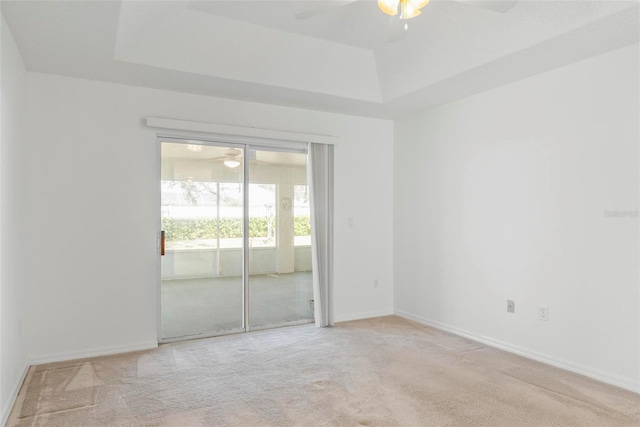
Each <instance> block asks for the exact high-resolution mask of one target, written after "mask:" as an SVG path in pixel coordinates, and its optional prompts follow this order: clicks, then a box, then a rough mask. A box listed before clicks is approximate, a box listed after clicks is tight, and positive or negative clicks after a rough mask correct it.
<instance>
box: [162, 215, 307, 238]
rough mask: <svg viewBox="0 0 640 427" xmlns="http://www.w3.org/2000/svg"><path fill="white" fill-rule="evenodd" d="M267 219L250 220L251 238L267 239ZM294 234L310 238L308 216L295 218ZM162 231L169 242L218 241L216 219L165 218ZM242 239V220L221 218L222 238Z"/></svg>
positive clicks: (273, 222) (273, 220)
mask: <svg viewBox="0 0 640 427" xmlns="http://www.w3.org/2000/svg"><path fill="white" fill-rule="evenodd" d="M271 221H272V226H274V227H275V219H271ZM267 225H268V224H267V218H264V217H262V218H250V219H249V236H251V237H267V229H268V227H267ZM293 227H294V233H295V235H296V236H309V235H310V234H311V226H310V224H309V217H308V216H297V217H295V218H294V226H293ZM162 229H163V230H164V232H165V238H166V240H167V241H180V240H197V239H216V238H217V236H216V230H217V227H216V220H215V219H184V218H163V219H162ZM240 237H242V221H241V220H240V218H220V238H221V239H227V238H240Z"/></svg>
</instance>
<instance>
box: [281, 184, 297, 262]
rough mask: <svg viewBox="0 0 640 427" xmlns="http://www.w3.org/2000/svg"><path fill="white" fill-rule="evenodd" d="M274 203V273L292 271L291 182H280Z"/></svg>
mask: <svg viewBox="0 0 640 427" xmlns="http://www.w3.org/2000/svg"><path fill="white" fill-rule="evenodd" d="M277 195H278V198H277V205H276V233H277V236H276V242H277V247H276V273H283V274H284V273H293V272H294V269H295V267H294V245H293V237H294V231H293V198H294V187H293V183H291V182H280V183H279V184H278V187H277Z"/></svg>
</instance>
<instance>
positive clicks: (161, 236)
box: [160, 230, 164, 256]
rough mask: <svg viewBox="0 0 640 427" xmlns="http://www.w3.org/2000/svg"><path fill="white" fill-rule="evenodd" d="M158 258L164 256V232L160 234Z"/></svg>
mask: <svg viewBox="0 0 640 427" xmlns="http://www.w3.org/2000/svg"><path fill="white" fill-rule="evenodd" d="M160 256H164V230H162V231H161V232H160Z"/></svg>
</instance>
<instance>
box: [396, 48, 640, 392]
mask: <svg viewBox="0 0 640 427" xmlns="http://www.w3.org/2000/svg"><path fill="white" fill-rule="evenodd" d="M638 104H639V97H638V45H637V44H636V45H634V46H631V47H627V48H624V49H620V50H617V51H613V52H610V53H607V54H605V55H601V56H598V57H595V58H592V59H589V60H586V61H583V62H580V63H577V64H574V65H570V66H567V67H564V68H560V69H557V70H554V71H551V72H548V73H545V74H542V75H538V76H536V77H533V78H529V79H526V80H523V81H519V82H517V83H513V84H510V85H508V86H503V87H501V88H498V89H494V90H491V91H488V92H485V93H482V94H479V95H476V96H473V97H470V98H466V99H463V100H460V101H457V102H454V103H451V104H448V105H445V106H441V107H438V108H434V109H431V110H428V111H425V112H423V113H421V114H418V115H416V116H414V117H410V118H406V119H404V120H400V121H398V122H396V127H395V140H394V156H395V160H394V171H395V172H394V180H395V182H394V193H395V196H394V199H395V202H394V205H395V211H394V244H395V261H394V271H395V275H394V277H395V310H396V312H397V313H399V314H401V315H405V316H408V317H412V318H414V319H417V320H421V321H423V322H426V323H430V324H433V325H437V326H440V327H444V328H445V329H449V330H451V331H455V332H457V333H462V334H466V335H467V336H470V337H474V338H476V339H481V340H484V341H485V342H488V343H492V344H494V345H499V346H503V347H505V348H508V349H510V350H512V351H520V352H522V353H524V354H527V355H529V356H531V357H535V358H538V359H540V360H545V361H547V362H550V363H554V364H556V365H560V366H564V367H565V368H569V369H572V370H575V371H579V372H582V373H585V374H588V375H590V376H593V377H596V378H600V379H602V380H605V381H608V382H611V383H615V384H618V385H621V386H623V387H626V388H630V389H635V390H640V381H639V376H640V371H639V364H640V351H639V346H640V343H639V339H640V338H639V337H640V330H639V327H640V326H639V325H640V318H639V311H640V310H639V309H640V307H639V301H640V300H639V298H640V295H639V274H638V257H639V253H638V243H639V239H638V218H637V216H636V217H635V218H629V217H627V218H608V217H606V216H605V211H612V210H620V211H627V210H632V211H635V214H636V215H637V210H638V177H639V176H638V140H639V121H638V120H639V119H638V115H639V109H638ZM507 299H514V300H515V303H516V312H515V314H508V313H507V312H506V300H507ZM539 305H546V306H549V312H550V318H549V321H541V320H538V315H537V307H538V306H539Z"/></svg>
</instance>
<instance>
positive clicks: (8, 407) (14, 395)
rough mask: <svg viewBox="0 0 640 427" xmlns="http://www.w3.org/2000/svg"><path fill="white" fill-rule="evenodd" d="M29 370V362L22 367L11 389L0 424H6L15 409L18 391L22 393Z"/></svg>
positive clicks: (0, 415)
mask: <svg viewBox="0 0 640 427" xmlns="http://www.w3.org/2000/svg"><path fill="white" fill-rule="evenodd" d="M28 372H29V364H27V363H25V364H24V366H23V367H22V372H21V373H20V376H19V377H18V380H17V381H16V383H15V384H14V385H13V388H12V389H11V393H10V394H9V400H7V404H6V405H5V406H4V408H2V412H1V413H0V426H5V425H6V424H7V421H8V420H9V414H11V410H12V409H13V405H15V403H16V399H17V398H18V393H20V389H21V388H22V384H23V383H24V380H25V378H27V373H28Z"/></svg>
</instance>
